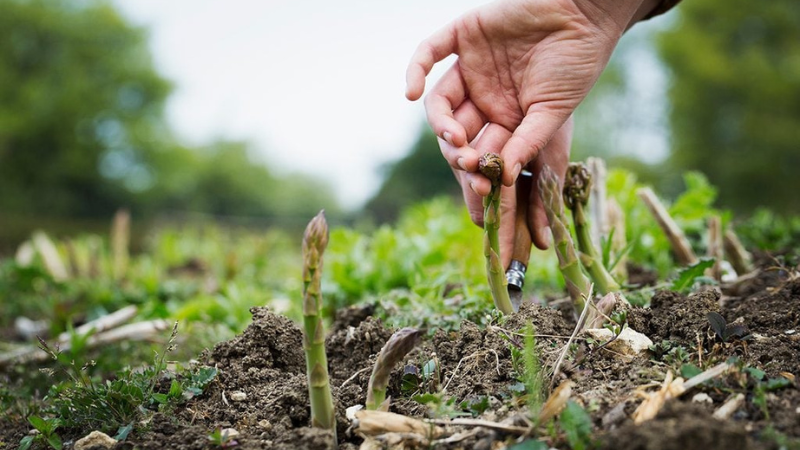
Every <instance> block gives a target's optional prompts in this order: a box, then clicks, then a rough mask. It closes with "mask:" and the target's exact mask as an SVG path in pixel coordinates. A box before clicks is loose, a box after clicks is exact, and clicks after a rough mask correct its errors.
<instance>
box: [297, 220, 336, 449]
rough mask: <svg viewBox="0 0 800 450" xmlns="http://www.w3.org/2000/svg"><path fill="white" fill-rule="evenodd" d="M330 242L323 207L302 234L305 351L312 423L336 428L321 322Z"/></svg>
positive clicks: (330, 428)
mask: <svg viewBox="0 0 800 450" xmlns="http://www.w3.org/2000/svg"><path fill="white" fill-rule="evenodd" d="M327 245H328V223H327V222H326V221H325V214H324V211H320V212H319V214H317V215H316V216H315V217H314V218H313V219H311V222H309V223H308V226H307V227H306V231H305V234H304V235H303V349H304V350H305V352H306V369H307V372H306V373H307V375H308V396H309V399H310V400H311V425H312V426H314V427H318V428H325V429H329V430H333V433H334V441H335V440H336V438H335V436H336V416H335V414H334V411H333V397H332V395H331V386H330V381H329V378H328V357H327V355H326V354H325V330H324V327H323V325H322V290H321V287H320V285H321V279H322V254H323V252H324V251H325V247H326V246H327Z"/></svg>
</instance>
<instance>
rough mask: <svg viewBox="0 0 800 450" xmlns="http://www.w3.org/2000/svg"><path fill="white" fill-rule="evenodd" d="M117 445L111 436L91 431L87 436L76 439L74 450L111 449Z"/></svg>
mask: <svg viewBox="0 0 800 450" xmlns="http://www.w3.org/2000/svg"><path fill="white" fill-rule="evenodd" d="M116 444H117V440H116V439H114V438H112V437H111V436H109V435H107V434H105V433H103V432H100V431H92V432H91V433H89V434H88V435H87V436H84V437H82V438H80V439H78V440H77V441H76V442H75V447H74V448H75V450H84V449H87V448H97V447H101V448H112V447H114V446H115V445H116Z"/></svg>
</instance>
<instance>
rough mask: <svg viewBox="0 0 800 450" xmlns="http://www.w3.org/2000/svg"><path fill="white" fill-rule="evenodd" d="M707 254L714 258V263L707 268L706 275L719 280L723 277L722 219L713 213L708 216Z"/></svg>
mask: <svg viewBox="0 0 800 450" xmlns="http://www.w3.org/2000/svg"><path fill="white" fill-rule="evenodd" d="M706 256H709V257H711V258H714V265H713V266H712V267H711V268H709V269H707V270H706V276H709V277H711V278H713V279H715V280H717V281H720V280H721V279H722V258H723V249H722V219H720V217H719V216H717V215H713V216H711V217H709V218H708V250H707V251H706Z"/></svg>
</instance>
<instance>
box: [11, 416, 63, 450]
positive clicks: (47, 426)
mask: <svg viewBox="0 0 800 450" xmlns="http://www.w3.org/2000/svg"><path fill="white" fill-rule="evenodd" d="M28 422H29V423H30V424H31V425H33V428H35V429H36V431H38V432H39V433H38V434H35V435H33V436H25V437H24V438H22V440H21V441H20V442H19V448H20V450H27V449H29V448H30V447H31V445H33V444H34V443H42V444H47V445H49V446H50V448H53V449H55V450H61V447H62V443H61V438H60V437H59V436H58V435H57V434H56V430H57V429H58V427H59V426H61V421H60V420H58V419H57V418H43V417H39V416H33V415H32V416H28Z"/></svg>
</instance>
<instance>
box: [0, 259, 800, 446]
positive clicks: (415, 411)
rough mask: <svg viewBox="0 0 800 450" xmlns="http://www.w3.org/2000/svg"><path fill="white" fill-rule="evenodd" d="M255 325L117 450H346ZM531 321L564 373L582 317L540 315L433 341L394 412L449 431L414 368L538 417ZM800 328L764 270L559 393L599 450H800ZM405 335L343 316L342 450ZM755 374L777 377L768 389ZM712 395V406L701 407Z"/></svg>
mask: <svg viewBox="0 0 800 450" xmlns="http://www.w3.org/2000/svg"><path fill="white" fill-rule="evenodd" d="M710 311H715V312H718V313H720V314H721V315H722V316H723V317H724V318H725V319H726V320H727V322H728V323H732V322H737V323H743V324H744V325H745V326H746V328H747V331H748V333H747V334H748V335H749V336H748V337H746V338H745V339H739V338H738V337H735V338H733V339H729V340H728V341H727V342H723V341H722V340H721V339H720V338H719V337H718V336H717V335H716V333H715V332H714V331H713V330H712V328H711V326H710V323H709V321H708V319H707V313H708V312H710ZM251 312H252V314H253V322H252V324H251V325H250V326H249V327H248V328H247V329H246V330H245V331H244V333H242V334H241V335H239V336H237V337H236V338H234V339H232V340H230V341H227V342H222V343H220V344H218V345H216V346H215V347H214V348H213V349H210V350H207V351H206V352H205V353H203V354H202V355H201V356H200V357H199V358H198V360H199V362H198V363H199V364H202V365H208V366H215V367H217V368H218V370H219V375H218V376H217V378H216V379H215V380H214V381H213V382H212V384H211V385H210V386H209V387H208V388H207V389H206V391H205V392H204V394H203V395H202V396H200V397H197V398H195V399H193V400H191V401H190V402H189V403H187V404H185V405H183V406H180V407H178V408H177V409H175V410H174V411H170V412H168V413H156V414H155V415H153V416H152V418H151V419H150V420H149V423H147V424H146V425H145V426H144V427H143V428H142V430H143V431H138V432H134V433H132V434H131V435H130V436H129V437H128V439H127V440H126V441H125V442H122V443H119V444H117V448H121V449H134V448H138V449H161V448H174V449H187V450H188V449H206V448H210V441H209V438H208V436H209V434H210V433H211V432H212V431H213V430H215V429H224V428H235V429H236V430H237V431H238V432H239V433H240V435H239V436H238V437H236V438H235V441H236V443H237V444H238V445H237V447H236V448H241V449H262V448H263V449H297V448H314V449H316V448H320V449H323V448H332V444H331V441H330V438H331V434H330V433H329V432H326V431H321V430H317V429H313V428H310V427H309V421H310V417H309V416H310V411H309V406H308V405H309V402H308V392H307V387H306V375H305V372H306V367H305V360H304V354H303V347H302V332H301V330H300V329H299V328H298V327H297V325H295V324H294V323H293V322H291V321H290V320H288V319H286V318H285V317H282V316H280V315H278V314H275V313H274V312H272V311H271V310H269V309H267V308H253V309H252V310H251ZM529 322H530V323H531V324H532V325H533V326H534V327H535V330H536V335H537V340H536V342H537V350H538V353H539V357H540V360H541V364H542V365H543V366H544V367H545V368H552V366H553V364H554V361H555V360H556V358H557V357H558V354H559V352H560V350H561V349H562V348H563V346H564V344H565V342H566V338H567V337H568V336H569V335H570V334H571V333H572V330H573V328H574V326H575V320H574V318H573V317H572V315H571V313H569V312H567V313H562V312H560V311H558V310H555V309H551V308H546V307H542V306H538V305H534V304H526V305H525V306H523V308H522V309H521V311H520V312H519V313H517V314H514V315H512V316H510V317H508V318H507V319H506V320H505V321H503V322H498V323H496V324H495V325H492V326H489V327H486V328H483V329H481V328H479V327H478V326H477V325H475V324H473V323H470V322H464V323H462V324H461V326H460V328H459V329H458V330H455V331H449V332H445V331H442V330H429V331H428V333H427V335H426V338H425V340H424V341H423V343H422V344H421V345H420V346H419V347H418V348H417V349H416V350H415V351H414V352H412V353H411V354H410V355H409V356H408V357H407V364H406V365H405V367H404V366H402V365H399V366H398V367H397V368H395V370H394V372H393V376H392V383H391V385H390V387H389V392H388V393H389V395H390V396H391V397H392V399H393V401H392V405H391V411H393V412H396V413H400V414H404V415H408V416H412V417H417V418H425V417H431V416H432V414H433V415H435V413H437V412H438V414H439V416H437V418H439V419H445V418H446V417H445V416H443V415H442V414H444V413H443V411H445V409H446V408H444V409H443V408H441V407H440V408H438V409H436V408H435V409H434V410H431V409H430V408H429V407H428V406H425V405H422V404H421V403H419V402H418V401H415V400H414V399H412V395H413V394H414V393H413V392H410V390H408V389H405V390H404V389H402V387H401V379H402V378H403V374H404V371H406V368H407V367H411V366H413V367H416V368H418V369H419V368H422V367H423V366H425V364H426V363H427V362H428V361H435V362H436V366H435V367H436V368H437V369H436V370H435V372H434V374H433V375H432V378H433V379H432V380H428V381H427V382H426V383H425V384H424V385H420V386H417V388H416V389H417V390H428V391H432V392H439V393H441V397H442V398H445V399H447V398H454V399H455V403H454V405H455V406H452V407H451V408H450V409H449V410H448V411H450V412H452V411H454V410H458V411H462V412H463V411H465V410H466V411H470V409H469V407H468V406H467V407H465V406H463V405H462V403H463V404H464V405H469V404H470V403H472V404H475V403H479V402H481V401H484V402H485V409H483V408H481V409H482V410H480V411H477V412H479V413H480V414H477V418H480V419H485V420H490V421H504V420H505V421H506V423H513V422H514V420H516V421H517V422H516V423H519V421H520V420H521V418H520V417H521V416H524V415H525V414H526V413H527V412H528V410H527V406H526V404H525V402H524V401H523V400H522V399H521V398H519V397H518V393H519V390H520V388H519V380H518V374H517V371H516V370H515V365H514V364H515V363H514V360H513V357H512V356H513V355H512V353H514V352H512V348H514V347H515V346H516V347H518V348H522V347H523V344H522V338H520V337H519V333H522V332H524V331H525V329H526V325H527V324H528V323H529ZM799 322H800V280H798V279H795V277H794V276H793V275H792V274H791V273H789V272H787V271H780V270H778V271H775V270H772V271H764V272H762V274H761V275H760V276H759V277H756V278H754V279H753V280H751V281H750V282H748V285H745V286H743V285H739V286H736V287H730V288H727V289H723V290H722V293H721V294H720V291H719V289H718V288H716V289H712V288H709V289H707V290H703V291H700V292H697V293H694V294H691V295H683V294H679V293H675V292H670V291H667V290H663V291H658V292H657V293H655V295H654V296H653V298H652V300H651V305H650V307H648V308H633V309H632V310H631V311H630V312H629V315H628V323H629V326H630V327H632V328H633V329H635V330H637V331H639V332H641V333H644V334H645V335H647V336H648V337H649V338H650V339H651V340H652V341H653V342H654V343H655V344H656V345H660V348H659V349H656V351H655V352H651V353H649V354H648V355H647V356H645V357H642V358H637V359H632V360H621V359H619V357H618V356H617V355H615V354H613V353H611V352H609V351H606V350H604V349H600V350H592V349H593V348H596V347H597V346H598V343H586V342H585V341H582V340H579V342H580V345H578V346H575V348H573V351H571V352H570V357H569V358H568V361H567V364H565V366H564V370H562V373H560V374H559V375H558V376H557V379H556V383H561V382H563V381H564V380H567V379H569V380H571V381H572V382H574V383H575V384H574V388H573V393H572V399H573V400H574V401H576V402H577V403H578V404H579V405H581V406H582V407H583V408H584V409H585V410H586V411H587V412H588V413H589V415H590V417H591V420H592V425H593V433H592V437H591V439H590V441H591V442H588V444H589V445H593V446H595V447H597V448H613V449H615V450H628V449H654V450H655V449H659V450H663V449H680V450H690V449H703V450H707V449H710V448H726V449H772V448H775V449H777V448H780V443H781V442H782V441H781V439H784V438H785V439H794V440H795V441H794V442H795V443H796V442H797V439H798V438H800V391H798V389H797V384H796V381H795V377H797V376H798V375H800V323H799ZM393 331H394V330H391V329H388V328H387V327H385V326H383V325H382V323H381V321H380V320H378V319H375V318H373V316H372V311H371V308H369V307H354V308H350V309H348V310H346V311H342V312H341V313H340V314H339V315H338V316H337V318H336V321H335V323H334V324H333V326H332V327H331V332H330V333H329V336H328V339H327V342H326V346H327V349H328V354H329V366H330V376H331V385H332V389H333V396H334V403H335V407H336V411H337V436H338V441H339V442H338V443H339V448H342V449H355V448H358V447H359V446H360V445H361V444H362V441H363V439H362V438H361V437H360V436H359V435H358V434H357V433H354V432H353V430H352V429H351V428H350V425H351V422H350V420H348V419H347V418H346V417H345V410H346V408H348V407H350V406H353V405H357V404H363V403H364V402H365V396H366V386H367V383H368V379H369V376H370V370H371V367H372V364H373V363H374V362H375V359H376V356H377V353H378V352H379V351H380V349H381V347H382V346H383V344H384V343H385V342H386V340H387V339H388V338H389V337H390V336H391V334H392V332H393ZM675 349H680V350H675ZM681 352H683V356H681V354H680V353H681ZM730 357H736V358H737V360H736V362H735V366H736V368H735V369H733V370H731V371H729V372H728V373H727V374H725V375H723V376H721V377H720V378H718V379H716V380H713V381H711V382H708V383H706V384H703V385H700V386H699V387H696V388H694V389H692V390H691V391H689V392H687V393H686V394H684V395H683V396H681V397H680V398H679V399H676V400H672V401H670V402H668V403H667V404H666V405H665V407H664V408H663V409H662V410H661V412H660V413H659V415H658V416H657V417H656V418H655V419H653V420H650V421H647V422H645V423H643V424H641V425H634V424H633V422H632V420H631V418H630V415H631V413H632V412H633V411H634V410H635V409H636V407H637V405H638V404H639V403H640V402H641V396H640V395H637V394H636V392H637V391H640V390H643V388H642V387H643V386H648V385H649V386H652V387H650V388H649V391H653V390H654V389H656V387H655V386H656V385H658V384H660V383H661V382H662V381H663V379H664V377H665V375H666V373H667V372H668V371H674V372H676V376H677V375H680V371H682V370H688V369H687V367H686V365H688V364H691V365H693V366H697V367H698V368H699V369H705V368H708V367H711V365H713V364H716V363H719V362H723V361H726V360H728V359H729V358H730ZM747 368H752V369H747ZM753 369H758V370H760V371H763V377H762V379H761V380H760V381H759V380H758V379H757V378H756V377H754V376H753V375H752V374H757V373H758V372H757V371H753ZM548 376H549V374H548ZM770 379H783V380H789V381H790V382H789V383H784V385H781V386H782V387H781V388H780V389H777V390H774V391H770V390H768V389H761V388H760V387H763V386H766V383H767V381H768V380H770ZM546 383H549V379H547V380H546ZM239 393H244V394H245V398H244V399H241V397H240V394H239ZM701 393H704V394H706V395H707V396H708V397H709V398H710V401H702V402H698V401H693V399H694V398H696V397H697V394H701ZM736 393H743V394H745V401H744V403H743V404H742V406H741V407H740V408H739V409H738V410H737V411H736V412H735V413H734V414H733V415H732V416H731V417H730V418H728V419H725V420H717V419H715V418H713V417H712V413H713V412H714V411H715V410H716V409H717V408H719V406H720V405H721V404H722V403H723V402H725V400H726V399H727V398H728V397H729V396H730V395H732V394H736ZM234 399H237V400H234ZM464 402H466V403H464ZM767 414H768V416H767ZM28 429H29V427H28V426H26V424H22V423H16V422H15V423H9V422H6V423H0V430H2V431H0V441H2V442H19V440H20V439H21V438H22V437H23V436H24V435H25V434H26V433H27V432H28ZM449 429H451V430H456V429H457V428H455V427H450V428H449ZM559 430H560V428H554V427H553V426H549V427H548V426H546V425H544V426H541V427H539V428H538V429H537V430H536V432H535V433H534V434H535V437H537V438H538V439H540V440H542V441H545V442H546V443H547V444H548V445H551V446H555V447H557V448H567V442H566V440H565V438H564V434H563V432H561V431H559ZM90 431H91V430H70V431H69V432H68V433H65V435H71V436H72V438H73V439H74V438H78V437H80V436H82V435H85V434H88V432H90ZM776 436H777V437H776ZM66 440H67V441H69V440H70V439H66ZM520 440H521V439H520V438H519V436H518V435H514V434H504V433H503V432H500V431H492V430H489V429H488V428H481V429H478V430H476V432H475V433H473V434H471V436H470V437H469V438H467V439H465V440H461V441H457V442H454V443H450V444H444V443H442V444H439V445H437V446H435V448H442V449H444V448H485V449H489V448H502V445H501V444H506V445H513V444H515V443H516V442H518V441H520ZM788 445H796V444H791V443H790V444H788ZM530 448H534V447H530ZM788 448H794V447H788Z"/></svg>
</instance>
